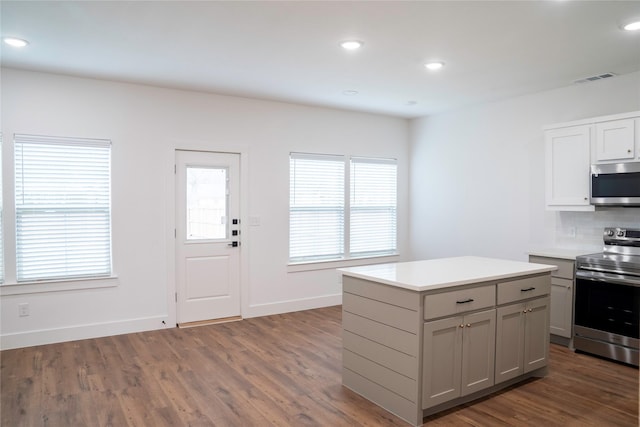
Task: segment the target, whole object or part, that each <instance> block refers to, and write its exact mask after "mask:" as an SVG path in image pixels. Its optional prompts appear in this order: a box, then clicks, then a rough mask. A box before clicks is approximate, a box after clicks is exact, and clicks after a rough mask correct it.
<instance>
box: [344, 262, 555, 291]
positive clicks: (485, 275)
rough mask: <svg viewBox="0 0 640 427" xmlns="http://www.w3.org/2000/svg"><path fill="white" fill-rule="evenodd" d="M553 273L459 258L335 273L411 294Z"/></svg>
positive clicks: (524, 265) (537, 266)
mask: <svg viewBox="0 0 640 427" xmlns="http://www.w3.org/2000/svg"><path fill="white" fill-rule="evenodd" d="M554 270H557V267H556V266H554V265H545V264H533V263H528V262H519V261H509V260H503V259H495V258H482V257H474V256H463V257H455V258H441V259H431V260H425V261H411V262H398V263H391V264H377V265H363V266H360V267H350V268H341V269H338V272H340V273H342V274H343V275H346V276H351V277H357V278H360V279H365V280H371V281H374V282H378V283H384V284H386V285H391V286H396V287H400V288H405V289H411V290H414V291H427V290H434V289H441V288H448V287H453V286H460V285H466V284H470V283H480V282H486V281H490V280H498V279H506V278H510V277H517V276H523V275H527V274H537V273H546V272H550V271H554Z"/></svg>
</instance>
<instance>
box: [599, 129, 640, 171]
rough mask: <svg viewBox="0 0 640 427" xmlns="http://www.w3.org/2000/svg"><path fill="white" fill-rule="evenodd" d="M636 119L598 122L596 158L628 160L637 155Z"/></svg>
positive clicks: (600, 159) (601, 159)
mask: <svg viewBox="0 0 640 427" xmlns="http://www.w3.org/2000/svg"><path fill="white" fill-rule="evenodd" d="M634 139H635V130H634V120H633V119H626V120H614V121H611V122H603V123H597V124H596V160H597V161H603V160H627V159H633V158H634V157H635V147H634V145H635V141H634Z"/></svg>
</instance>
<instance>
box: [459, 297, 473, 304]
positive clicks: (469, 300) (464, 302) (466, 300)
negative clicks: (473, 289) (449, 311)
mask: <svg viewBox="0 0 640 427" xmlns="http://www.w3.org/2000/svg"><path fill="white" fill-rule="evenodd" d="M468 302H473V298H469V299H465V300H462V301H456V304H466V303H468Z"/></svg>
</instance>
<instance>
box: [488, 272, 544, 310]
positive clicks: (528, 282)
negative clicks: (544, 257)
mask: <svg viewBox="0 0 640 427" xmlns="http://www.w3.org/2000/svg"><path fill="white" fill-rule="evenodd" d="M550 292H551V276H549V275H546V274H545V275H544V276H534V277H527V278H525V279H519V280H512V281H510V282H502V283H498V305H501V304H507V303H510V302H514V301H520V300H525V299H528V298H535V297H539V296H541V295H547V294H549V293H550Z"/></svg>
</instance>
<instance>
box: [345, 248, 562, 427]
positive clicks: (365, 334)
mask: <svg viewBox="0 0 640 427" xmlns="http://www.w3.org/2000/svg"><path fill="white" fill-rule="evenodd" d="M445 262H446V261H445ZM411 266H412V267H413V266H414V264H412V265H411ZM519 267H520V268H526V269H528V268H530V267H528V266H524V267H522V266H519ZM548 271H550V270H546V272H542V273H538V274H529V275H526V274H523V275H521V276H513V274H512V275H511V276H509V278H502V279H501V278H495V279H493V278H491V279H486V280H485V281H481V280H478V281H477V282H471V283H464V284H460V285H457V284H456V285H454V286H441V287H435V286H434V287H431V288H428V289H426V290H413V289H406V288H402V287H400V286H395V285H393V284H387V283H384V282H380V281H376V280H367V279H365V278H359V277H352V276H348V275H343V281H342V285H343V305H342V308H343V311H342V327H343V331H342V342H343V353H342V357H343V370H342V383H343V385H344V386H346V387H348V388H350V389H351V390H353V391H355V392H357V393H359V394H360V395H362V396H364V397H366V398H367V399H369V400H370V401H372V402H374V403H376V404H378V405H380V406H382V407H383V408H385V409H386V410H388V411H390V412H392V413H394V414H396V415H398V416H399V417H400V418H402V419H404V420H407V421H408V422H410V423H411V424H413V425H421V424H422V420H423V417H424V416H427V415H430V414H433V413H436V412H439V411H442V410H445V409H448V408H451V407H453V406H456V405H460V404H463V403H466V402H469V401H472V400H474V399H477V398H479V397H482V396H485V395H488V394H490V393H492V392H494V391H497V390H499V389H501V388H504V387H507V386H510V385H512V384H514V383H515V382H518V381H521V380H523V379H526V378H528V377H531V376H541V375H545V373H546V368H545V366H546V364H547V353H548V344H547V342H548V339H549V331H548V293H549V287H550V274H549V273H548ZM485 275H486V274H485ZM522 294H524V295H525V296H523V295H522ZM545 304H546V305H545ZM496 306H498V308H496ZM507 308H509V309H513V310H515V311H514V313H517V316H515V318H516V320H515V321H514V320H513V319H512V317H513V316H511V315H510V313H511V312H510V311H509V312H507ZM497 310H501V311H500V312H498V314H497ZM497 331H498V333H499V334H500V335H501V336H502V341H500V342H498V338H497V335H496V332H497ZM514 340H515V341H514ZM514 342H519V343H520V344H519V345H518V346H517V347H518V349H519V350H518V352H517V354H516V356H515V358H516V359H517V362H513V361H512V360H513V359H514V356H513V355H512V354H511V353H510V351H511V347H513V346H514ZM498 352H501V354H502V359H499V360H500V361H498V359H497V358H498V354H497V353H498ZM509 364H511V365H517V366H516V371H514V370H513V369H512V368H511V366H508V365H509ZM502 365H503V367H502V368H501V369H502V370H503V371H509V372H508V373H507V375H509V378H510V379H511V380H510V381H505V380H502V379H501V380H500V381H502V383H501V384H500V385H498V378H499V376H498V372H497V371H496V367H497V366H502ZM538 368H541V369H538ZM514 372H515V373H514Z"/></svg>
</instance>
